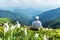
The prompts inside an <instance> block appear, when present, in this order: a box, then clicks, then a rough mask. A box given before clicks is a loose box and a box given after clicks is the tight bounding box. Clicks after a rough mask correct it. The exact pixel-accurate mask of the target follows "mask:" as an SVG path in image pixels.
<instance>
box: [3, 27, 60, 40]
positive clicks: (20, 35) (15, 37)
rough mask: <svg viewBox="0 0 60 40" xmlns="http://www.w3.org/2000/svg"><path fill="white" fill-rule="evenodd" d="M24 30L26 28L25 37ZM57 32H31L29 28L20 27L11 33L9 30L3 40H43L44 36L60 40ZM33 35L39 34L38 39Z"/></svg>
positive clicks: (56, 30)
mask: <svg viewBox="0 0 60 40" xmlns="http://www.w3.org/2000/svg"><path fill="white" fill-rule="evenodd" d="M24 28H27V36H25V33H24ZM21 29H23V30H21ZM44 29H45V28H44ZM59 30H60V29H54V30H49V29H48V30H46V29H45V30H38V31H33V30H30V28H29V27H20V28H19V29H18V28H15V29H14V30H13V31H11V30H9V31H8V32H6V33H5V37H4V39H5V40H43V37H44V35H47V36H49V37H50V38H53V37H54V40H60V31H59ZM35 33H38V34H39V37H38V38H36V37H35ZM51 40H53V39H51Z"/></svg>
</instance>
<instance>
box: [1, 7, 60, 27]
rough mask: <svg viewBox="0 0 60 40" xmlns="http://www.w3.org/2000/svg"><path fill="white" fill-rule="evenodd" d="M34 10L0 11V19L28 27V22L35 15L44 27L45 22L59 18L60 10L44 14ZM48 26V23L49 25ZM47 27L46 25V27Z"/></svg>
mask: <svg viewBox="0 0 60 40" xmlns="http://www.w3.org/2000/svg"><path fill="white" fill-rule="evenodd" d="M42 12H43V11H41V10H35V9H14V10H0V18H4V17H5V18H10V19H12V20H16V21H19V22H20V23H21V24H24V25H30V21H31V20H33V19H34V17H35V16H36V15H38V16H39V17H40V20H41V21H42V23H43V24H44V23H45V25H44V26H46V25H47V24H46V23H47V22H49V21H50V22H51V21H52V20H55V19H58V20H59V18H60V8H57V9H52V10H49V11H46V12H43V13H42ZM49 24H50V23H49ZM47 26H48V25H47Z"/></svg>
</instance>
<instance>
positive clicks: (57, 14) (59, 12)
mask: <svg viewBox="0 0 60 40" xmlns="http://www.w3.org/2000/svg"><path fill="white" fill-rule="evenodd" d="M38 16H39V17H40V20H41V21H42V23H43V25H44V26H48V25H49V24H51V25H52V23H54V22H52V21H53V20H56V19H59V18H60V8H57V9H53V10H49V11H46V12H44V13H42V14H40V15H38ZM50 22H52V23H50ZM55 22H56V21H55ZM57 22H58V20H57ZM59 22H60V20H59ZM48 23H49V24H48Z"/></svg>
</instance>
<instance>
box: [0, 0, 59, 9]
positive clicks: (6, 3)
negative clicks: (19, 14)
mask: <svg viewBox="0 0 60 40" xmlns="http://www.w3.org/2000/svg"><path fill="white" fill-rule="evenodd" d="M15 7H21V8H42V9H49V8H58V7H60V0H0V8H15Z"/></svg>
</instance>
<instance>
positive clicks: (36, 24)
mask: <svg viewBox="0 0 60 40" xmlns="http://www.w3.org/2000/svg"><path fill="white" fill-rule="evenodd" d="M38 28H42V23H41V22H40V21H39V17H38V16H36V17H35V21H33V22H32V27H31V29H33V30H35V29H38Z"/></svg>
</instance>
